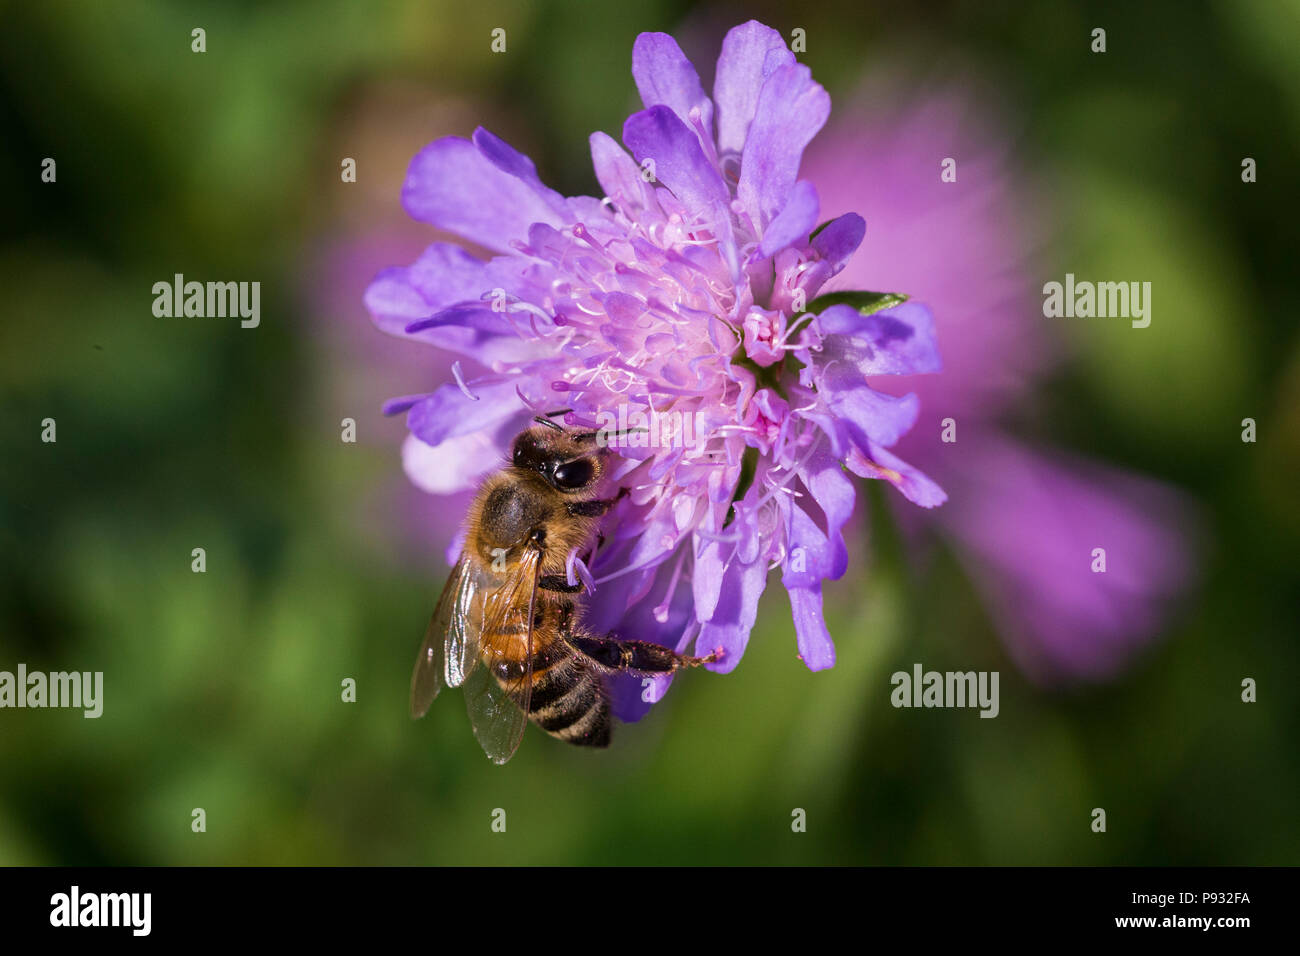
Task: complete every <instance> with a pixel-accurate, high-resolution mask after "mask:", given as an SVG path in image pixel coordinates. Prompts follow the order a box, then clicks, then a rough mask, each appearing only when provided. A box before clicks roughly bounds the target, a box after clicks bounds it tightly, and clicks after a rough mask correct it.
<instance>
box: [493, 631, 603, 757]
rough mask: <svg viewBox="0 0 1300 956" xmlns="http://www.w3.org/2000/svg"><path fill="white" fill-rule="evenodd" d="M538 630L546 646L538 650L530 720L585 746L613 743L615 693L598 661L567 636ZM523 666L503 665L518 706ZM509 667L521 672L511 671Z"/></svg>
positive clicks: (538, 641) (537, 636) (538, 640)
mask: <svg viewBox="0 0 1300 956" xmlns="http://www.w3.org/2000/svg"><path fill="white" fill-rule="evenodd" d="M540 630H541V629H538V630H535V631H534V633H533V642H534V645H535V646H536V645H537V644H544V645H545V646H543V647H541V648H540V649H539V650H537V651H535V652H534V654H533V675H532V693H531V694H530V695H529V700H528V719H529V720H531V721H532V722H533V723H534V724H536V725H537V726H538V727H540V728H542V730H544V731H546V732H547V733H548V734H550V735H551V736H552V737H557V738H559V739H560V740H563V741H566V742H568V743H571V744H577V745H578V746H581V747H607V746H609V734H610V714H609V692H608V690H607V689H606V687H605V681H604V677H603V675H602V673H601V670H600V668H599V666H598V665H597V664H595V663H594V662H593V661H591V660H590V659H588V658H587V657H586V656H584V655H583V654H580V653H578V652H577V651H576V650H574V649H573V647H572V646H571V645H570V644H569V642H568V641H566V640H565V639H564V638H563V637H559V636H555V637H553V638H551V639H550V640H548V639H547V638H548V637H550V635H547V634H544V633H539V631H540ZM515 668H518V665H515V666H514V667H510V668H508V669H507V668H503V669H502V671H501V673H500V674H499V676H500V677H502V678H505V679H503V680H502V681H501V684H502V686H503V687H505V689H506V690H507V691H508V692H510V696H511V698H513V699H514V701H515V703H516V704H519V705H520V706H521V707H522V706H523V700H522V695H520V694H518V693H516V692H515V691H514V690H513V689H512V683H511V680H510V679H511V678H514V679H516V680H517V679H518V677H519V676H520V672H521V671H522V668H518V670H515ZM508 671H515V672H514V673H509V672H508Z"/></svg>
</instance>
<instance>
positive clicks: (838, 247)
mask: <svg viewBox="0 0 1300 956" xmlns="http://www.w3.org/2000/svg"><path fill="white" fill-rule="evenodd" d="M866 234H867V223H866V220H865V219H863V218H862V217H861V216H859V215H858V214H857V213H856V212H846V213H845V214H844V215H842V216H838V217H836V218H835V219H832V220H831V221H830V222H828V223H827V224H826V225H825V226H823V227H822V228H821V229H820V230H818V232H817V235H815V236H813V237H812V247H813V248H814V249H815V250H817V254H818V255H820V256H821V257H822V258H823V259H824V260H826V261H827V262H829V263H830V264H831V266H832V271H831V274H832V275H834V274H835V273H836V272H839V270H840V269H842V268H843V267H844V264H845V263H846V262H848V260H849V257H850V256H851V255H853V253H854V252H856V251H857V249H858V246H860V245H862V239H863V237H864V236H866Z"/></svg>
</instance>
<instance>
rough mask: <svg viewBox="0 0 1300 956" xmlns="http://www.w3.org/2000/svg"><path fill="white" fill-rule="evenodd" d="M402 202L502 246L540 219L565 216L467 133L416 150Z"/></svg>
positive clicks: (437, 222)
mask: <svg viewBox="0 0 1300 956" xmlns="http://www.w3.org/2000/svg"><path fill="white" fill-rule="evenodd" d="M402 205H403V206H404V207H405V208H406V211H407V212H408V213H410V215H411V216H413V217H414V218H416V219H418V220H420V221H421V222H427V223H430V224H431V225H434V226H437V227H438V228H439V229H446V230H448V231H449V232H454V233H456V234H457V235H460V236H464V237H465V238H466V239H469V240H471V241H473V242H477V243H478V244H479V245H482V246H486V247H487V248H489V249H495V250H497V251H498V252H508V251H510V243H511V241H512V240H519V241H521V242H522V241H524V240H526V239H527V238H528V227H529V226H530V225H532V224H533V223H535V222H544V223H548V224H550V225H552V226H556V227H559V226H562V225H563V224H564V220H563V218H562V217H561V216H560V215H559V214H557V213H556V211H555V210H554V209H552V208H551V206H550V203H549V202H548V200H547V197H546V196H545V195H544V194H542V193H539V192H538V190H537V189H536V188H534V187H533V186H532V185H531V184H530V183H528V182H525V181H524V180H522V179H520V178H519V177H518V176H516V175H513V174H512V173H509V172H506V171H505V170H504V169H502V168H501V167H500V166H498V165H497V164H496V163H494V162H493V161H492V160H491V159H489V158H488V157H487V156H485V155H484V154H483V151H482V150H480V149H479V148H478V147H477V146H475V145H474V144H473V143H471V142H470V141H469V140H467V139H461V138H460V137H457V136H448V137H445V138H443V139H439V140H435V141H434V142H432V143H430V144H429V145H428V146H426V147H424V149H422V150H420V151H419V152H418V153H416V154H415V158H414V159H413V160H411V166H410V169H409V170H408V171H407V173H406V182H405V183H404V184H403V185H402Z"/></svg>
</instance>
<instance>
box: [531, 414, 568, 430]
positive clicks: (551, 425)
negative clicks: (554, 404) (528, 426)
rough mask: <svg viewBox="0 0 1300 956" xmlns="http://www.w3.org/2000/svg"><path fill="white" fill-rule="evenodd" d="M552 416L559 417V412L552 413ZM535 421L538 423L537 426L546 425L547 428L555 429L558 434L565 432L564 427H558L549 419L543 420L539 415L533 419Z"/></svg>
mask: <svg viewBox="0 0 1300 956" xmlns="http://www.w3.org/2000/svg"><path fill="white" fill-rule="evenodd" d="M551 414H553V415H558V414H559V412H552V413H551ZM533 421H535V422H537V424H539V425H545V426H546V427H547V428H554V429H555V430H556V431H557V432H562V431H564V428H563V426H561V425H557V424H555V422H553V421H551V420H550V419H549V418H543V417H542V416H541V415H538V416H537V417H536V418H534V419H533Z"/></svg>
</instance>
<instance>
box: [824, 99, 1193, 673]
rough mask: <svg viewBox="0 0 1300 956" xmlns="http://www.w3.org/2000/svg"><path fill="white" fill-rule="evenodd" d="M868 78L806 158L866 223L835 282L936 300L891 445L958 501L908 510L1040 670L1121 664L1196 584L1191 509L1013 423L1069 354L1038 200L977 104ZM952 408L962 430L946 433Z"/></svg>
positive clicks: (1012, 644)
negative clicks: (930, 344) (1048, 281)
mask: <svg viewBox="0 0 1300 956" xmlns="http://www.w3.org/2000/svg"><path fill="white" fill-rule="evenodd" d="M874 92H875V94H876V95H873V96H863V97H861V98H860V99H858V100H857V101H856V102H854V103H850V104H848V105H847V106H846V105H844V104H840V106H839V107H838V112H837V115H836V119H835V120H834V121H833V123H832V125H831V126H830V127H829V128H828V129H827V130H826V131H825V132H824V133H823V135H822V136H821V137H820V138H819V139H818V140H816V141H814V143H813V144H812V146H811V147H810V149H809V151H808V153H807V155H806V156H805V167H804V168H805V175H807V176H808V177H809V178H811V179H814V180H816V181H817V182H818V183H819V184H820V185H821V188H822V202H823V205H822V209H823V218H830V217H832V216H834V215H836V214H838V213H840V212H842V211H845V210H849V209H855V210H858V211H859V212H860V213H861V214H862V215H863V216H864V217H865V219H866V221H867V232H866V238H865V239H864V241H863V243H862V246H861V248H860V250H859V253H858V255H857V256H855V257H854V258H853V259H852V260H851V261H850V263H849V265H848V267H847V268H846V269H845V270H844V271H843V272H842V273H841V274H840V275H839V276H838V277H836V279H835V280H834V282H833V283H831V284H829V285H828V288H827V290H826V291H830V289H831V288H832V287H833V288H845V289H848V288H867V289H873V290H876V291H881V292H892V291H899V292H906V293H908V294H909V295H912V296H914V297H916V298H918V299H921V300H923V301H925V302H926V303H927V304H928V305H929V306H930V307H931V308H932V310H933V313H934V319H935V325H936V330H937V336H938V340H939V342H940V344H941V346H942V348H943V354H944V365H945V368H944V373H943V374H942V375H938V376H917V377H913V378H907V379H903V380H901V381H899V380H894V381H892V382H891V383H890V384H891V386H895V387H897V388H899V389H901V390H907V391H914V392H916V393H917V395H918V396H919V397H920V399H921V409H922V411H921V416H920V419H919V420H918V422H917V425H916V427H915V428H913V430H912V431H911V433H910V434H909V435H907V436H906V437H905V438H904V439H903V440H902V441H900V442H899V445H898V448H897V450H898V453H899V454H900V455H903V456H904V457H906V458H907V459H908V460H910V461H913V462H915V463H916V465H917V466H918V467H920V468H922V469H924V470H925V471H926V472H928V473H929V474H931V475H933V476H934V477H935V479H936V480H937V481H938V482H939V483H940V484H941V485H942V486H943V487H944V488H945V489H946V490H947V491H948V493H949V496H950V498H949V502H948V504H947V506H946V507H944V508H940V509H935V510H933V511H928V512H922V513H920V514H918V515H916V516H914V517H913V516H908V517H907V518H906V519H905V520H908V521H910V523H911V524H913V525H915V524H917V523H922V522H923V523H925V524H926V525H927V526H928V527H930V528H933V529H937V530H938V531H939V532H941V533H942V534H944V535H946V536H947V537H948V538H949V540H950V541H951V542H952V544H953V545H954V547H955V549H956V550H957V552H958V554H959V556H960V557H961V559H962V560H963V562H964V563H966V564H967V565H968V567H969V569H970V572H971V575H972V578H973V580H974V581H975V582H976V584H977V587H978V588H979V589H980V591H981V593H982V594H983V596H984V597H985V599H986V601H987V602H988V604H989V607H990V613H991V617H992V619H993V621H994V622H995V624H996V625H997V627H998V629H999V630H1000V632H1001V634H1002V636H1003V638H1004V640H1005V641H1006V643H1007V646H1008V649H1009V651H1010V652H1011V654H1012V655H1013V657H1014V658H1015V660H1016V661H1017V663H1018V665H1019V666H1020V667H1021V668H1022V669H1023V670H1024V671H1025V672H1026V674H1028V675H1029V676H1030V677H1031V678H1033V679H1035V680H1038V681H1040V682H1044V683H1049V682H1053V681H1059V680H1063V679H1102V678H1106V677H1108V676H1112V675H1114V674H1115V673H1116V672H1117V671H1118V670H1119V669H1120V668H1121V667H1122V666H1124V665H1125V664H1126V663H1127V662H1128V661H1129V660H1130V659H1131V658H1132V656H1133V654H1134V652H1136V651H1138V650H1139V649H1140V648H1142V647H1143V646H1144V645H1145V644H1146V643H1147V642H1148V641H1149V640H1150V639H1151V638H1152V637H1154V636H1155V635H1156V634H1157V633H1158V630H1159V627H1160V624H1161V619H1162V614H1163V612H1164V611H1165V610H1166V609H1167V606H1168V604H1169V602H1170V601H1171V599H1172V598H1174V597H1175V596H1176V595H1177V594H1178V593H1179V592H1180V591H1181V590H1183V589H1184V588H1185V587H1186V585H1187V583H1188V581H1189V578H1190V576H1191V560H1190V558H1189V557H1188V556H1187V552H1188V547H1189V544H1188V540H1187V537H1188V536H1187V535H1186V534H1185V532H1184V531H1183V530H1181V529H1180V525H1182V524H1183V523H1186V522H1189V521H1190V513H1189V509H1188V508H1187V506H1186V505H1185V504H1184V503H1183V501H1182V498H1181V496H1180V495H1178V494H1177V493H1176V492H1174V491H1173V490H1172V489H1170V488H1168V487H1167V486H1162V485H1160V484H1157V483H1154V482H1151V481H1144V480H1140V479H1137V478H1135V477H1132V476H1129V475H1126V474H1123V473H1121V472H1118V471H1116V470H1113V469H1103V468H1102V467H1101V466H1099V465H1094V464H1090V463H1086V462H1081V461H1079V460H1077V459H1069V458H1066V457H1064V456H1062V455H1059V454H1053V453H1049V452H1047V451H1046V450H1041V449H1038V448H1035V447H1030V446H1028V445H1026V444H1024V443H1022V442H1019V441H1017V440H1015V439H1013V438H1011V437H1009V435H1008V434H1007V433H1006V432H1005V430H1004V427H1003V426H1002V424H1001V421H1000V420H1001V419H1002V418H1003V417H1004V414H1005V413H1006V412H1008V411H1010V410H1011V409H1012V408H1013V407H1017V406H1021V405H1023V404H1024V403H1025V402H1026V401H1027V400H1028V399H1029V398H1030V396H1031V394H1032V389H1033V387H1034V385H1035V382H1036V380H1038V379H1039V378H1041V377H1042V376H1044V375H1045V374H1046V373H1048V372H1049V371H1050V370H1051V366H1052V365H1053V364H1054V360H1055V359H1056V358H1057V357H1059V355H1060V352H1061V349H1060V346H1059V344H1058V343H1057V342H1056V341H1055V340H1054V339H1053V338H1052V334H1053V332H1054V330H1053V329H1051V328H1050V327H1049V324H1048V323H1049V320H1047V319H1045V318H1044V317H1043V314H1042V303H1041V299H1040V297H1039V295H1038V289H1039V288H1040V286H1041V280H1039V279H1038V278H1037V276H1036V275H1035V274H1034V273H1033V271H1032V258H1033V253H1034V251H1035V245H1036V240H1035V238H1034V236H1035V232H1034V229H1035V227H1034V225H1033V224H1032V223H1031V222H1029V221H1028V218H1029V217H1028V210H1029V209H1030V208H1031V207H1032V202H1033V199H1034V198H1035V197H1034V196H1032V195H1031V194H1030V190H1029V188H1028V187H1026V186H1024V185H1023V184H1022V183H1021V182H1020V181H1018V180H1017V179H1015V178H1013V177H1014V173H1013V170H1012V169H1011V168H1009V164H1008V161H1007V158H1006V153H1005V151H1004V149H1003V147H1002V146H1000V140H999V136H998V134H997V133H996V132H995V130H996V128H997V124H996V122H995V121H994V119H993V118H992V117H990V116H988V115H983V114H984V112H985V111H983V110H981V109H977V108H976V105H975V102H974V101H973V100H971V99H969V98H967V97H965V96H963V95H962V94H959V93H956V92H954V91H952V90H945V91H940V92H938V93H929V94H924V95H915V94H914V95H912V96H907V97H903V98H901V99H900V98H899V97H898V96H897V91H896V90H890V91H888V95H880V94H881V92H882V91H880V90H875V91H874ZM882 103H893V104H895V105H894V106H893V107H892V108H883V109H882V108H881V106H880V104H882ZM946 159H953V160H955V161H956V181H955V182H944V181H942V179H941V176H940V171H941V164H942V163H943V162H944V161H945V160H946ZM948 418H951V419H953V420H954V421H955V423H956V438H957V440H956V441H955V442H953V443H944V442H943V441H942V438H941V433H942V427H943V426H942V423H943V422H944V420H945V419H948ZM1095 548H1104V549H1105V553H1106V570H1105V573H1099V572H1094V571H1093V570H1092V565H1093V557H1092V555H1093V549H1095Z"/></svg>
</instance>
